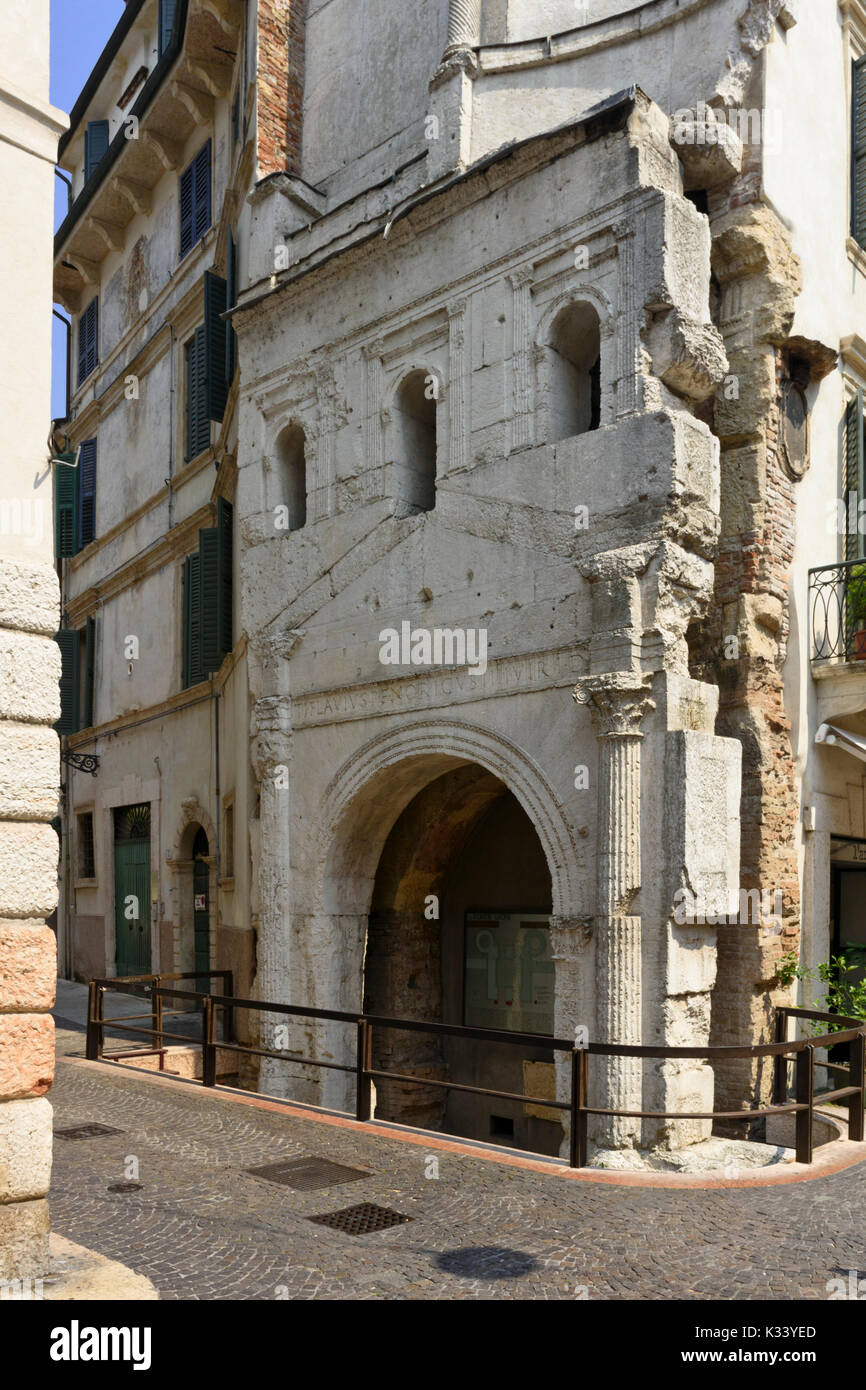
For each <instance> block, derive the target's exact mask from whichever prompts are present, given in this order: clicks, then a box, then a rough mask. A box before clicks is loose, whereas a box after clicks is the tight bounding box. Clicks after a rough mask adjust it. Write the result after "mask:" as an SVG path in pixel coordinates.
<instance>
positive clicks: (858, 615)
mask: <svg viewBox="0 0 866 1390" xmlns="http://www.w3.org/2000/svg"><path fill="white" fill-rule="evenodd" d="M809 629H810V633H809V636H810V644H811V659H812V661H813V663H814V662H821V663H824V662H829V663H834V664H836V665H839V664H841V663H843V662H848V661H866V559H864V560H847V561H845V562H843V563H841V564H835V565H821V566H819V567H818V568H816V569H811V570H810V571H809ZM863 671H864V673H866V666H864V667H863Z"/></svg>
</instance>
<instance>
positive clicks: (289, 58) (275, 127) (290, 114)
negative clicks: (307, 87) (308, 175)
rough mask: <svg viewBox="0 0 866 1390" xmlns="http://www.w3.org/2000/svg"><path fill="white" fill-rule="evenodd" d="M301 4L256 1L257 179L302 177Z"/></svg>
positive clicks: (291, 0)
mask: <svg viewBox="0 0 866 1390" xmlns="http://www.w3.org/2000/svg"><path fill="white" fill-rule="evenodd" d="M306 8H307V3H306V0H258V9H257V15H258V68H257V82H258V86H257V120H258V126H257V151H256V153H257V164H258V173H259V177H260V178H264V177H265V176H266V175H267V174H275V173H280V172H283V171H285V172H286V173H290V174H298V175H299V174H300V172H301V122H302V116H303V98H304V31H305V27H306Z"/></svg>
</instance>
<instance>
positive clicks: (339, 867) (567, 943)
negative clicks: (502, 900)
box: [260, 720, 595, 1107]
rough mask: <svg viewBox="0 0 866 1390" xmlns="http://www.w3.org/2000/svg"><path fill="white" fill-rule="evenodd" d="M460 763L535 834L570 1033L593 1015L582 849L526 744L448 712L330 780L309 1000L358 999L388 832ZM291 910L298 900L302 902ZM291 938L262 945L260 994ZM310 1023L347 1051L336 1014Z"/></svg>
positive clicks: (377, 746) (329, 1079)
mask: <svg viewBox="0 0 866 1390" xmlns="http://www.w3.org/2000/svg"><path fill="white" fill-rule="evenodd" d="M467 767H469V768H473V769H474V772H475V774H478V775H480V774H482V773H483V774H486V775H487V776H488V777H492V778H493V779H494V780H498V782H499V783H500V784H501V787H502V790H503V791H507V792H509V793H510V794H511V795H512V796H513V797H514V800H515V802H516V803H517V805H518V806H519V807H520V808H521V810H522V813H523V814H525V816H526V817H527V820H528V822H529V824H530V825H531V827H532V829H533V831H534V833H535V834H536V835H537V837H538V841H539V843H540V847H541V852H542V855H543V859H544V862H545V864H546V866H547V869H548V871H549V876H550V905H551V908H552V913H551V918H550V929H551V942H552V954H553V960H554V965H555V971H556V1018H555V1025H556V1026H555V1031H556V1032H557V1034H558V1035H559V1036H563V1034H565V1035H566V1036H568V1035H570V1033H571V1032H572V1031H573V1027H574V1020H575V1019H581V1020H582V1019H585V1018H587V1017H589V1016H590V1015H589V1011H590V1010H591V1009H594V999H595V986H594V959H593V941H592V931H591V919H590V918H589V917H588V916H587V905H588V900H589V896H590V895H589V893H588V891H587V889H588V884H587V877H586V874H585V873H584V872H582V870H581V864H582V861H583V858H584V856H583V854H582V853H581V851H580V850H579V849H578V847H577V845H576V844H575V841H574V838H573V836H572V832H571V827H570V825H569V823H568V820H567V818H566V816H565V814H564V811H563V808H562V807H561V805H560V803H559V801H558V798H557V796H556V794H555V793H554V791H553V789H552V787H551V786H550V784H549V783H548V782H547V779H546V778H545V777H544V774H543V773H542V772H541V770H540V768H539V767H538V766H537V765H536V764H535V762H534V761H533V760H532V759H531V758H530V757H529V756H528V754H526V753H525V752H524V751H523V750H522V749H520V748H518V747H517V746H516V745H515V744H514V743H512V742H511V741H510V740H509V739H506V738H504V737H503V736H501V735H499V734H496V733H493V732H492V731H490V730H486V729H481V728H478V727H477V726H474V725H470V724H467V723H461V722H458V721H451V720H419V721H416V722H413V723H411V724H403V725H402V726H401V727H399V728H396V729H391V730H388V731H387V732H386V733H384V734H381V735H379V736H378V737H376V738H375V739H373V740H371V741H370V742H368V743H367V744H365V745H364V746H363V747H361V748H360V749H358V750H357V751H356V752H355V753H354V754H353V755H352V756H351V757H350V758H349V759H347V761H346V762H345V763H344V765H343V766H342V768H341V769H340V770H339V772H338V773H337V774H336V776H335V777H334V778H333V779H332V781H331V783H330V785H329V787H328V789H327V793H326V797H325V802H324V806H323V810H322V815H321V818H320V822H319V823H320V827H321V828H320V830H319V833H318V841H317V844H316V846H315V848H314V850H313V855H312V858H313V860H314V865H313V866H311V867H313V869H314V877H312V876H311V879H308V880H307V884H308V887H307V891H308V892H309V893H310V895H311V896H310V899H309V900H308V901H307V903H306V904H304V906H305V907H306V909H307V910H306V911H304V912H303V916H304V917H305V919H306V922H307V926H308V929H309V930H310V931H311V932H312V933H313V934H314V936H315V952H316V956H317V958H318V959H319V960H321V961H326V962H327V968H326V969H325V970H323V973H322V974H321V975H320V976H319V979H318V981H317V982H316V986H315V992H316V996H317V997H316V1000H315V1002H316V1003H318V1004H320V1005H323V1006H325V1005H326V1001H327V1005H326V1006H327V1007H331V1008H339V1009H345V1010H347V1011H348V1010H354V1009H360V1008H361V1007H362V1003H363V997H364V961H365V948H366V943H367V936H368V925H369V914H370V912H371V910H373V908H374V891H375V889H376V879H377V873H378V871H379V866H380V863H381V861H382V855H383V851H384V849H385V846H386V842H387V840H388V837H389V835H390V833H391V832H392V830H393V829H394V826H395V824H396V822H397V821H398V819H399V817H400V816H401V815H402V813H403V812H404V811H405V810H406V808H407V807H408V806H409V804H410V802H412V801H413V799H414V798H415V797H416V796H418V794H419V793H421V792H423V791H424V789H425V788H427V787H429V786H430V785H431V784H432V783H433V782H434V781H436V780H437V779H438V778H441V777H443V776H444V775H445V774H446V773H450V772H454V771H455V770H457V769H467ZM479 785H480V784H479ZM479 794H480V793H479ZM455 843H456V841H455ZM431 891H435V890H431ZM514 906H515V907H516V908H524V907H527V906H528V905H527V904H523V903H515V904H514ZM298 910H301V911H303V909H302V908H301V907H300V904H299V905H298ZM388 910H391V909H388ZM266 950H267V948H266ZM289 950H290V948H289V947H288V946H287V944H286V938H285V934H284V933H279V932H276V933H275V935H274V940H273V943H272V947H271V949H270V951H268V952H267V955H266V953H264V952H263V953H262V955H261V956H260V961H265V960H266V959H267V960H268V963H269V966H270V969H271V970H272V972H273V975H274V984H273V986H269V983H268V982H267V981H263V984H262V996H261V997H263V998H276V997H279V995H278V993H269V988H272V989H274V990H276V989H277V985H278V981H279V980H280V979H282V980H285V979H290V978H292V970H291V961H290V960H289V959H288V952H289ZM263 973H264V972H263V971H262V970H261V966H260V975H261V974H263ZM319 1033H320V1042H321V1043H322V1044H323V1045H324V1047H325V1049H326V1051H327V1052H328V1053H330V1054H331V1055H333V1056H335V1057H338V1058H339V1059H340V1060H344V1056H345V1058H346V1059H348V1056H349V1049H350V1046H351V1045H350V1044H347V1035H346V1031H345V1026H344V1025H339V1024H337V1025H333V1026H331V1025H327V1024H324V1025H322V1026H321V1029H320V1030H319ZM307 1055H310V1053H307ZM322 1055H324V1054H322ZM278 1065H281V1064H278ZM566 1087H567V1077H566V1075H565V1071H564V1069H563V1070H562V1073H561V1074H559V1069H558V1074H557V1090H558V1093H560V1092H561V1097H562V1098H564V1096H565V1091H566ZM351 1088H352V1083H351V1082H347V1081H346V1080H345V1078H344V1077H342V1076H341V1074H340V1073H338V1072H328V1073H325V1075H324V1077H323V1078H322V1079H321V1081H320V1083H319V1084H318V1085H317V1086H315V1088H313V1087H310V1088H309V1090H310V1093H309V1096H308V1097H307V1098H308V1099H310V1100H311V1101H315V1102H316V1103H320V1104H328V1105H335V1106H339V1107H346V1106H348V1105H350V1104H351Z"/></svg>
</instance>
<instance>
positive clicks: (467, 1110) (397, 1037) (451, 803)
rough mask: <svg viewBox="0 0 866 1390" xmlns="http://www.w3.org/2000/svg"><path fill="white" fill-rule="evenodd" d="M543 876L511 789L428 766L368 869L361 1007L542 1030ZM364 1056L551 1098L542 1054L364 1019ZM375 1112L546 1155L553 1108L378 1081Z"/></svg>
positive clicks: (548, 1022) (548, 964) (546, 980)
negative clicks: (368, 1024) (370, 1035)
mask: <svg viewBox="0 0 866 1390" xmlns="http://www.w3.org/2000/svg"><path fill="white" fill-rule="evenodd" d="M551 910H552V902H551V878H550V871H549V869H548V866H547V862H546V859H545V855H544V851H543V849H542V846H541V843H540V841H539V838H538V835H537V833H536V831H535V829H534V827H533V825H532V823H531V821H530V819H529V817H528V816H527V814H526V812H525V811H524V810H523V808H522V806H521V805H520V803H519V802H518V801H517V799H516V798H515V797H514V795H513V794H512V793H511V792H510V791H509V790H508V789H507V787H506V786H505V784H504V783H503V782H502V781H501V780H500V779H499V778H498V777H496V776H495V775H494V774H493V773H492V772H489V771H487V770H486V769H484V768H482V767H479V766H478V765H477V764H472V765H464V766H462V767H457V768H454V769H452V770H450V771H447V772H445V773H443V774H442V775H439V776H436V777H434V779H433V780H432V781H430V782H429V783H428V784H427V785H426V786H425V787H424V788H423V789H422V790H421V791H419V792H418V793H417V794H416V795H415V796H414V797H413V798H412V800H411V801H410V802H409V804H408V805H407V806H406V807H405V809H404V810H403V812H402V813H401V815H400V816H399V817H398V818H397V820H396V822H395V823H394V825H393V827H392V829H391V832H390V834H389V835H388V837H387V840H386V843H385V846H384V848H383V850H382V853H381V856H380V859H379V864H378V867H377V870H376V874H375V881H374V887H373V896H372V903H371V909H370V914H369V921H368V930H367V942H366V952H365V961H364V1009H365V1012H367V1013H371V1014H377V1015H380V1016H382V1015H384V1016H390V1017H397V1018H401V1017H402V1018H412V1019H420V1020H426V1021H430V1022H440V1021H441V1022H446V1023H456V1024H467V1025H470V1026H475V1027H482V1028H496V1029H505V1030H507V1031H514V1032H530V1033H531V1032H537V1033H539V1034H544V1033H547V1034H549V1033H552V1032H553V1031H554V965H553V960H552V958H551V950H550V930H549V924H550V914H551ZM374 1066H375V1067H376V1068H377V1069H379V1070H383V1071H392V1072H410V1073H412V1074H418V1075H422V1076H428V1077H430V1078H431V1079H437V1080H444V1079H446V1078H447V1079H448V1080H450V1081H453V1082H456V1083H458V1084H460V1085H464V1086H482V1087H489V1088H491V1089H494V1090H498V1091H507V1092H511V1093H518V1094H519V1093H522V1092H529V1093H530V1094H535V1095H539V1096H549V1097H551V1098H552V1096H553V1094H554V1091H553V1087H554V1069H553V1056H552V1054H551V1053H549V1052H548V1051H546V1050H545V1049H544V1048H542V1047H539V1048H532V1047H519V1046H513V1045H509V1044H505V1043H486V1042H479V1041H468V1040H464V1039H458V1038H447V1037H446V1038H442V1037H437V1036H436V1035H432V1034H425V1033H420V1032H399V1031H395V1030H390V1029H384V1028H377V1029H375V1030H374ZM376 1115H377V1117H379V1118H384V1119H391V1120H396V1121H399V1122H401V1123H404V1124H413V1125H417V1126H419V1127H422V1128H428V1129H442V1130H444V1131H445V1132H447V1133H452V1134H460V1135H464V1136H467V1137H470V1138H475V1139H484V1140H490V1139H493V1140H494V1141H495V1142H497V1143H506V1144H513V1145H514V1146H515V1147H518V1148H522V1149H528V1150H531V1151H533V1152H537V1153H557V1152H558V1150H559V1146H560V1143H561V1141H562V1126H561V1123H560V1121H559V1117H558V1114H557V1112H556V1111H552V1110H550V1109H547V1108H544V1107H538V1106H526V1105H524V1104H523V1103H521V1102H519V1101H506V1100H500V1099H493V1098H487V1097H479V1096H474V1095H471V1094H467V1093H465V1092H459V1091H445V1090H442V1089H441V1088H439V1087H433V1086H423V1085H422V1086H409V1085H407V1084H406V1083H398V1082H391V1081H387V1080H380V1081H379V1082H378V1083H377V1092H376Z"/></svg>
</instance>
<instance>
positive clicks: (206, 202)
mask: <svg viewBox="0 0 866 1390" xmlns="http://www.w3.org/2000/svg"><path fill="white" fill-rule="evenodd" d="M210 149H211V142H210V140H208V141H207V142H206V143H205V144H204V145H202V147H201V149H200V150H199V152H198V154H197V155H196V157H195V159H194V160H193V161H192V163H191V164H189V165H188V166H187V168H186V169H184V171H183V173H182V174H181V176H180V258H181V260H183V258H184V256H186V255H188V254H189V252H190V251H191V250H192V248H193V247H194V246H195V245H196V244H197V243H198V242H199V241H201V239H202V237H203V236H204V234H205V232H206V231H207V229H208V227H209V226H210Z"/></svg>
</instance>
